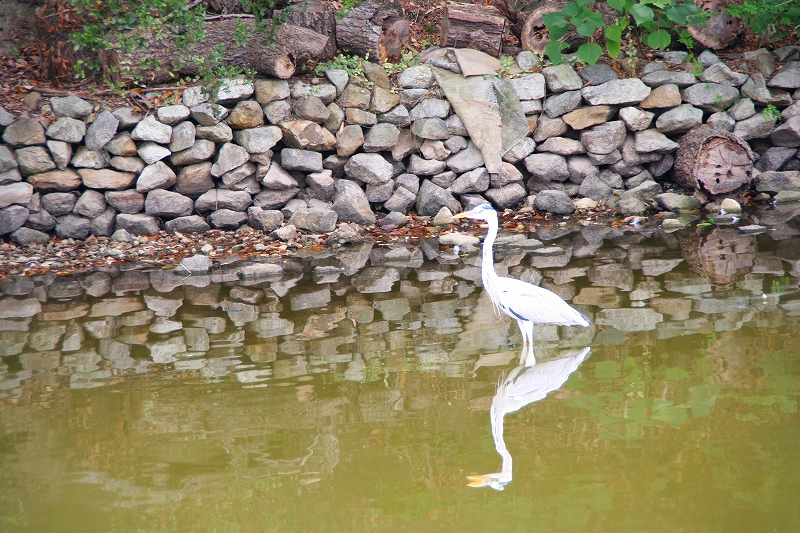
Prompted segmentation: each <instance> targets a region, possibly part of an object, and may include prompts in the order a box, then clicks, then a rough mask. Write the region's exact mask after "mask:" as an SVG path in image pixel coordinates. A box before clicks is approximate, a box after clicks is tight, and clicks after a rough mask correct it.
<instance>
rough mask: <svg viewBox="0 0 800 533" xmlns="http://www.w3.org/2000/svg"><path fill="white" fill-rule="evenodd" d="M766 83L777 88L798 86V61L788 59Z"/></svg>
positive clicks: (799, 65) (799, 67)
mask: <svg viewBox="0 0 800 533" xmlns="http://www.w3.org/2000/svg"><path fill="white" fill-rule="evenodd" d="M767 85H768V86H770V87H776V88H778V89H797V88H800V61H789V62H788V63H786V64H785V65H783V68H781V71H780V72H779V73H777V74H775V76H773V77H772V79H771V80H769V82H767Z"/></svg>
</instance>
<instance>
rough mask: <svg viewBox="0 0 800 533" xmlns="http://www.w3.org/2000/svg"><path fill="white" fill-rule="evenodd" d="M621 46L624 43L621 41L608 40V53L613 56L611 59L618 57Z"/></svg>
mask: <svg viewBox="0 0 800 533" xmlns="http://www.w3.org/2000/svg"><path fill="white" fill-rule="evenodd" d="M621 48H622V45H621V44H620V42H619V41H612V40H610V39H609V40H608V41H606V51H607V52H608V55H609V56H611V59H616V58H617V56H619V51H620V49H621Z"/></svg>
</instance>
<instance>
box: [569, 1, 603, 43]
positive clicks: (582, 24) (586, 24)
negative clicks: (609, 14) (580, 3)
mask: <svg viewBox="0 0 800 533" xmlns="http://www.w3.org/2000/svg"><path fill="white" fill-rule="evenodd" d="M573 23H574V24H575V30H576V31H577V32H578V35H582V36H583V37H591V36H592V35H594V32H595V31H597V29H598V28H602V27H603V26H605V23H604V22H603V17H601V16H600V14H599V13H595V12H594V11H592V10H591V9H587V8H584V10H583V12H582V13H581V17H580V18H579V19H577V20H574V21H573Z"/></svg>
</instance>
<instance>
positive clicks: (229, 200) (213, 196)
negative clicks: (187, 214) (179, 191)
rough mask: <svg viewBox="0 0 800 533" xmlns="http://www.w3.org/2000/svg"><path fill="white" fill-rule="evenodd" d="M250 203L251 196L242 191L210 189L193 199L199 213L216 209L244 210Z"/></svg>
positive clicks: (251, 202) (251, 201) (251, 200)
mask: <svg viewBox="0 0 800 533" xmlns="http://www.w3.org/2000/svg"><path fill="white" fill-rule="evenodd" d="M252 204H253V198H252V197H251V196H250V194H248V193H246V192H244V191H230V190H227V189H211V190H210V191H206V192H205V193H203V194H202V195H200V197H198V198H197V200H195V203H194V206H195V209H197V211H198V212H200V213H208V212H210V211H214V210H216V209H230V210H232V211H241V212H245V211H247V208H248V207H250V206H251V205H252Z"/></svg>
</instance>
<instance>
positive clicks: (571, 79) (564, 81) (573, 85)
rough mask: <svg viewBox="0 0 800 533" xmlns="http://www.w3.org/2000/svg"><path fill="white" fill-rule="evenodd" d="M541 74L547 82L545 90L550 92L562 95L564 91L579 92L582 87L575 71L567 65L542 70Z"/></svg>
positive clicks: (562, 64)
mask: <svg viewBox="0 0 800 533" xmlns="http://www.w3.org/2000/svg"><path fill="white" fill-rule="evenodd" d="M542 74H543V75H544V79H545V80H546V81H547V88H548V89H549V90H550V92H554V93H563V92H565V91H576V90H580V88H581V87H583V82H582V81H581V79H580V77H579V76H578V74H577V73H576V72H575V69H574V68H572V66H571V65H569V64H567V63H561V64H560V65H555V66H552V67H546V68H543V69H542Z"/></svg>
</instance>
